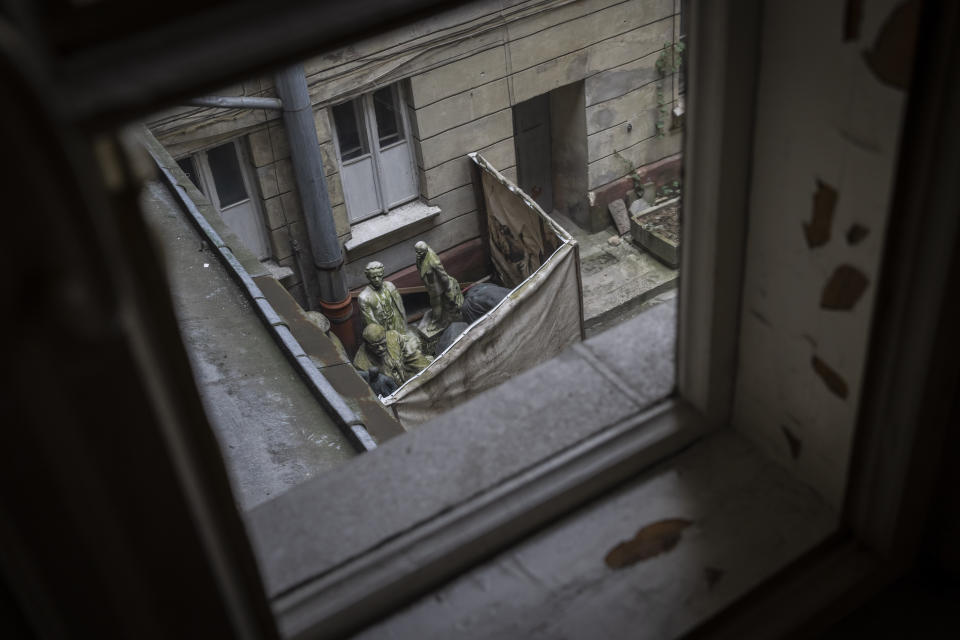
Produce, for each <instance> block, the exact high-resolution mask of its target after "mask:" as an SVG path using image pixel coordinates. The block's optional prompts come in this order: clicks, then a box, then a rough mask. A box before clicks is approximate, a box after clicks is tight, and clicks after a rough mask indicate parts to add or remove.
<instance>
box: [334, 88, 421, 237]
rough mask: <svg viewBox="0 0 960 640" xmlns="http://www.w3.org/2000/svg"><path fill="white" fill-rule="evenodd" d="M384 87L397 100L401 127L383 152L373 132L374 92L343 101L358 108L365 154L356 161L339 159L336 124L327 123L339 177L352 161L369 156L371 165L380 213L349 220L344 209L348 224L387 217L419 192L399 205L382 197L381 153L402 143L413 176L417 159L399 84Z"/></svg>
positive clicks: (374, 120)
mask: <svg viewBox="0 0 960 640" xmlns="http://www.w3.org/2000/svg"><path fill="white" fill-rule="evenodd" d="M386 87H389V88H390V89H391V91H392V92H393V96H394V97H395V98H396V100H397V107H398V109H399V112H400V122H401V125H402V126H403V138H401V139H400V140H397V141H396V142H393V143H391V144H389V145H387V146H386V147H384V148H383V149H381V148H380V142H379V135H378V131H377V116H376V108H375V106H374V104H373V94H374V92H375V91H376V89H375V90H374V91H367V92H366V93H363V94H362V95H359V96H357V97H355V98H351V99H350V100H347V101H346V102H353V103H355V104H356V105H357V107H355V108H360V109H362V113H363V127H362V129H361V131H362V133H363V134H364V135H365V136H366V142H367V146H368V149H367V153H365V154H361V155H360V156H358V157H356V158H351V159H349V160H346V161H344V160H343V158H342V157H341V156H340V140H339V138H338V132H337V123H336V121H334V119H333V118H332V117H331V119H330V122H331V126H330V129H331V132H332V134H333V141H334V144H333V147H334V149H335V151H336V154H337V165H338V166H339V167H340V168H341V175H342V168H343V167H344V166H345V165H350V164H352V163H354V162H359V161H361V160H363V159H365V158H366V157H367V156H370V159H371V161H372V162H373V182H374V185H373V186H374V189H376V192H377V199H378V200H379V202H380V211H376V212H373V213H369V214H367V215H362V216H358V217H353V214H351V213H350V208H349V206H348V207H347V218H348V219H349V220H350V224H351V225H355V224H360V223H361V222H364V221H365V220H370V219H371V218H376V217H378V216H382V215H389V214H390V212H391V211H392V210H394V209H396V208H398V207H402V206H403V205H405V204H407V203H408V202H412V201H414V200H416V199H417V198H419V197H420V193H419V191H417V192H415V193H413V194H412V195H411V196H410V197H408V198H406V199H403V200H400V201H399V202H396V203H394V204H392V205H391V204H389V203H388V202H387V196H386V192H385V191H384V187H383V181H382V178H381V176H382V175H383V171H384V168H383V161H382V159H381V154H382V152H383V151H386V150H388V149H392V148H393V147H395V146H397V145H399V144H402V143H406V145H407V160H408V162H409V163H410V167H411V168H412V169H413V170H414V173H416V171H415V170H416V167H417V160H416V157H415V156H414V149H413V145H414V144H416V140H415V139H414V137H413V136H412V135H411V130H410V122H409V117H408V115H407V109H406V107H405V102H404V86H403V83H402V82H395V83H392V84H389V85H386ZM380 88H385V87H380ZM338 104H345V103H344V102H341V103H338ZM333 106H336V105H333ZM331 108H332V107H331ZM346 189H347V186H346V185H344V191H346ZM345 197H346V196H345Z"/></svg>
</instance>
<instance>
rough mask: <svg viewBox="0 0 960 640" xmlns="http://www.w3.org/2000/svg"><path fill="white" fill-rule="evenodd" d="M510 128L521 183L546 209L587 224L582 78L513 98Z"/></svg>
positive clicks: (578, 223) (580, 224)
mask: <svg viewBox="0 0 960 640" xmlns="http://www.w3.org/2000/svg"><path fill="white" fill-rule="evenodd" d="M513 131H514V136H513V139H514V145H515V146H516V151H517V184H518V185H519V186H520V188H521V189H523V190H524V191H525V192H526V193H527V194H529V195H530V196H531V197H532V198H533V199H534V200H536V201H537V204H539V205H540V207H541V208H542V209H543V210H544V211H545V212H546V213H547V214H548V215H549V214H550V213H552V212H553V211H554V210H556V211H559V212H561V213H563V214H564V215H566V216H569V218H570V219H571V220H573V221H574V222H575V223H576V224H577V225H579V226H580V227H582V228H584V229H587V228H589V227H590V212H589V205H588V204H587V190H588V189H587V119H586V107H585V105H584V93H583V82H574V83H572V84H568V85H565V86H562V87H557V88H556V89H554V90H553V91H551V92H550V93H545V94H543V95H540V96H537V97H535V98H531V99H529V100H526V101H524V102H520V103H518V104H516V105H515V106H514V107H513ZM604 219H605V218H604Z"/></svg>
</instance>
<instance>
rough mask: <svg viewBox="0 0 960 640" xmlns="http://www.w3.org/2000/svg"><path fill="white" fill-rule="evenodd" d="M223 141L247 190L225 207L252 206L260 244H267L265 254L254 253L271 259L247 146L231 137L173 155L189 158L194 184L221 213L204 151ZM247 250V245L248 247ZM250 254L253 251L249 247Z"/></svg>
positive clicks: (267, 232)
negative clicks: (230, 151) (241, 198)
mask: <svg viewBox="0 0 960 640" xmlns="http://www.w3.org/2000/svg"><path fill="white" fill-rule="evenodd" d="M226 144H232V145H233V150H234V153H235V154H236V158H237V164H238V167H239V169H240V178H241V180H243V187H244V189H245V190H246V192H247V197H246V199H245V200H238V201H237V202H234V203H232V204H230V205H227V207H225V208H226V209H231V208H233V207H236V206H239V205H243V204H247V203H249V204H250V206H252V207H253V211H254V215H256V218H257V223H258V224H257V225H256V228H257V232H258V234H259V236H260V241H261V242H262V243H263V246H264V247H266V251H267V253H266V255H264V256H257V259H258V260H261V261H263V260H271V259H272V258H273V246H272V245H271V244H270V233H269V230H268V228H267V222H266V219H265V217H264V215H263V207H262V206H261V204H260V203H261V198H260V191H259V188H258V186H257V182H256V180H254V178H253V176H252V175H251V166H252V165H251V163H250V158H249V157H248V156H247V150H246V145H244V144H242V143H241V138H231V139H230V140H227V141H226V142H218V143H215V144H211V145H207V146H205V147H203V148H202V149H198V150H197V151H194V152H193V153H190V154H188V155H186V156H180V157H179V158H176V160H177V161H178V162H179V161H180V160H182V159H183V158H190V159H191V160H192V161H193V166H194V168H195V170H196V173H197V179H198V180H200V182H201V184H198V185H196V186H197V188H198V189H200V191H201V192H202V193H203V195H205V196H206V197H207V199H208V200H209V201H210V204H211V205H212V206H213V208H214V209H216V211H217V213H222V212H223V211H224V209H225V208H224V207H222V206H221V204H220V193H219V192H218V191H217V188H216V184H215V181H214V178H213V171H212V169H211V168H210V160H209V158H208V157H207V152H209V151H210V150H211V149H215V148H217V147H221V146H224V145H226ZM247 248H248V249H250V247H247ZM250 251H251V253H254V251H253V250H252V249H250Z"/></svg>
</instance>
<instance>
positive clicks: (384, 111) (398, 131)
mask: <svg viewBox="0 0 960 640" xmlns="http://www.w3.org/2000/svg"><path fill="white" fill-rule="evenodd" d="M373 108H374V110H375V111H376V115H377V136H378V137H379V139H380V148H381V149H383V148H384V147H387V146H389V145H391V144H393V143H394V142H399V141H400V140H403V124H402V121H401V120H400V105H399V104H398V101H397V92H396V90H395V88H394V87H392V86H391V87H384V88H383V89H378V90H377V91H375V92H374V94H373Z"/></svg>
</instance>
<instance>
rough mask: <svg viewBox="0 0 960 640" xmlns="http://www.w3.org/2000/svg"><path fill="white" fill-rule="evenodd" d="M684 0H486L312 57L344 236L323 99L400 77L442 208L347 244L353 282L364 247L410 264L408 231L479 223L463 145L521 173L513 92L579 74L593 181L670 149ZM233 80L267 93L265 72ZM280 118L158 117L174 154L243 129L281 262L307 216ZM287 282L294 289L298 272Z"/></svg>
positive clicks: (449, 233)
mask: <svg viewBox="0 0 960 640" xmlns="http://www.w3.org/2000/svg"><path fill="white" fill-rule="evenodd" d="M679 11H680V2H679V0H626V1H623V0H582V1H578V2H571V1H569V0H553V1H552V2H547V3H543V2H532V1H522V0H514V1H509V2H499V1H498V2H493V1H490V0H483V1H479V2H475V3H472V4H469V5H466V6H462V7H457V8H455V9H451V10H449V11H445V12H443V13H440V14H437V15H435V16H433V17H431V18H430V19H428V20H425V21H423V22H422V23H419V24H417V25H414V26H413V27H408V28H405V29H402V30H397V31H395V32H392V33H388V34H384V35H381V36H379V37H377V38H372V39H369V40H365V41H361V42H358V43H355V44H354V45H351V46H350V47H346V48H344V49H341V50H337V51H332V52H329V53H326V54H323V55H319V56H316V57H314V58H311V59H310V60H308V61H306V62H305V63H304V66H305V69H306V72H307V82H308V86H309V90H310V95H311V100H312V101H313V103H314V105H315V106H316V108H317V129H318V136H319V139H320V140H319V141H320V143H321V149H322V151H323V154H324V163H325V166H326V170H327V179H328V186H329V190H330V197H331V202H332V204H334V215H335V217H336V218H337V231H338V234H339V235H340V238H341V241H345V240H347V239H348V238H349V237H350V236H349V226H348V222H347V218H346V210H345V205H344V204H343V193H342V191H343V190H342V187H341V185H340V180H339V174H338V173H337V166H336V162H335V157H336V155H335V151H334V149H333V143H332V141H331V135H330V124H329V119H328V117H327V107H328V106H329V105H332V104H336V103H339V102H342V101H344V100H346V99H349V98H352V97H355V96H357V95H361V94H363V93H366V92H369V91H371V90H373V89H375V88H377V87H381V86H385V85H388V84H391V83H394V82H398V81H403V86H404V88H405V92H404V93H405V100H406V101H407V109H408V115H409V120H410V124H411V129H412V134H413V137H414V138H415V140H414V142H415V144H414V148H415V150H416V162H417V164H418V175H419V180H420V192H421V197H422V198H423V199H424V200H425V201H427V202H429V203H430V204H431V205H435V206H438V207H440V209H441V213H440V214H439V215H438V216H437V217H436V218H435V219H434V220H433V221H432V222H431V226H429V227H428V228H427V229H426V230H424V229H423V228H417V229H415V230H412V231H408V232H407V233H404V232H398V233H397V234H396V237H395V244H393V245H392V246H390V247H388V248H386V249H383V250H380V251H376V252H373V253H371V252H369V251H368V252H364V250H363V248H362V247H360V248H358V249H357V250H355V251H354V252H351V253H350V254H347V255H346V261H347V264H346V267H345V269H346V274H347V284H348V286H350V287H356V286H359V285H361V284H363V282H364V277H363V273H362V271H363V265H364V264H366V262H367V261H369V260H371V259H377V260H380V261H381V262H383V263H384V265H385V266H386V270H387V272H388V273H391V272H394V271H398V270H400V269H403V268H405V267H407V266H409V265H410V264H412V263H413V261H414V255H413V251H412V249H411V248H410V246H411V245H412V243H413V241H414V237H416V239H423V240H425V241H426V242H427V243H429V244H430V245H431V246H432V247H433V248H434V249H436V250H437V251H444V250H446V249H448V248H450V247H453V246H455V245H458V244H461V243H463V242H466V241H469V240H471V239H473V238H476V237H477V236H478V235H479V234H480V233H481V228H482V227H481V223H480V222H481V221H480V219H479V215H478V213H477V209H476V201H475V198H474V194H473V188H472V185H471V173H470V165H469V164H468V160H467V158H466V154H467V153H468V152H471V151H479V152H480V153H481V154H483V155H484V157H486V158H487V159H488V160H489V161H490V162H491V163H492V164H493V165H494V166H495V167H497V168H498V169H499V170H501V171H502V172H503V173H505V174H506V175H507V176H508V177H510V178H511V179H516V155H515V150H514V140H513V114H512V106H513V105H515V104H517V103H518V102H522V101H524V100H527V99H529V98H531V97H534V96H537V95H540V94H543V93H546V92H548V91H551V90H552V89H555V88H558V87H561V86H564V85H568V84H571V83H574V82H579V81H583V82H584V87H585V106H586V123H587V130H586V132H585V135H586V136H587V148H588V154H587V156H588V158H587V159H588V189H597V188H600V187H603V186H604V185H607V184H609V183H611V182H613V181H615V180H617V179H619V178H622V177H623V176H624V175H626V174H627V173H628V172H629V171H630V168H631V164H632V165H633V166H637V167H639V166H641V165H644V164H647V163H650V162H654V161H657V160H659V159H661V158H664V157H666V156H669V155H671V154H675V153H677V152H678V151H679V150H680V140H681V136H680V135H679V133H677V132H670V131H668V132H667V134H666V135H664V136H660V137H658V136H657V131H656V123H657V119H658V109H659V105H658V93H657V92H658V90H659V91H661V92H662V102H663V103H664V105H665V106H666V110H667V111H668V112H669V110H670V109H671V108H672V107H673V105H674V103H675V100H676V86H675V83H674V82H673V74H672V73H667V74H666V77H663V78H661V77H660V74H658V72H657V68H656V65H657V59H658V57H660V55H661V53H662V52H663V50H664V45H665V43H670V42H674V41H676V40H677V38H678V37H679V29H680V17H679ZM224 93H227V92H224ZM232 94H233V95H265V96H272V95H275V94H274V93H273V91H272V87H271V85H270V82H269V80H266V79H261V80H259V81H252V82H251V83H245V85H244V86H242V87H235V88H234V89H233V91H232ZM278 118H279V114H278V113H276V112H264V111H243V112H241V111H223V110H212V109H189V110H180V112H178V113H171V114H167V117H166V119H165V120H164V121H163V122H161V123H157V124H154V125H152V128H153V129H154V131H155V133H156V135H157V136H158V138H159V139H160V140H161V141H162V142H163V143H164V144H165V145H167V146H168V148H170V149H171V152H172V153H173V154H174V155H175V156H179V155H183V154H185V153H188V152H190V151H191V150H193V148H194V147H193V146H195V145H196V144H197V143H198V141H205V144H207V145H209V144H210V142H211V141H212V140H217V139H223V138H224V137H227V138H229V137H231V136H232V137H236V136H237V135H238V134H239V135H246V136H249V141H250V149H251V156H252V157H253V158H254V163H255V164H256V167H257V173H258V178H259V180H258V181H259V183H260V185H259V186H260V189H261V195H262V198H263V202H264V211H265V212H266V217H267V219H268V222H267V224H268V226H269V228H270V235H271V241H272V242H273V248H274V251H275V252H276V257H277V259H278V261H279V262H280V263H281V264H286V265H291V266H292V265H294V264H295V262H296V260H295V256H294V254H295V251H294V250H295V248H296V246H297V245H298V243H299V242H300V241H299V240H298V238H299V236H300V234H302V229H301V227H302V222H301V220H300V213H299V206H298V203H297V202H296V194H295V192H294V191H292V171H291V170H290V166H289V159H288V153H287V151H286V146H285V144H284V140H283V136H282V135H280V134H281V133H282V128H281V127H282V125H281V124H280V123H279V122H276V120H277V119H278ZM628 124H629V125H630V131H628V130H627V128H628V127H627V125H628ZM667 126H668V128H669V117H668V118H667ZM583 197H584V200H586V198H587V194H586V193H584V194H583ZM290 282H292V283H293V284H290V285H289V286H291V287H292V289H291V291H292V292H295V291H296V292H298V293H295V295H298V297H301V294H300V293H299V289H298V287H300V288H302V282H301V278H300V274H299V272H298V274H297V276H296V278H293V279H291V280H290Z"/></svg>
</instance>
